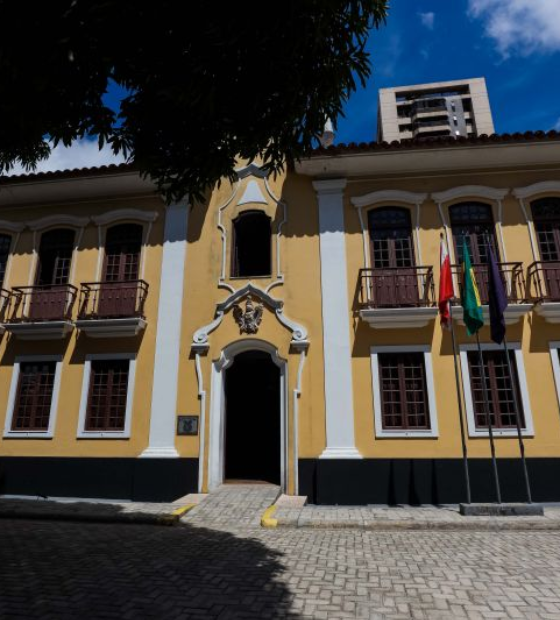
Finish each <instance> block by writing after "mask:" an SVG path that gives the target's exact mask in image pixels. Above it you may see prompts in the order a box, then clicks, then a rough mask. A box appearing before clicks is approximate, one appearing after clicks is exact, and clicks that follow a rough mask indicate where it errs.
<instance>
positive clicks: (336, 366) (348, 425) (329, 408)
mask: <svg viewBox="0 0 560 620" xmlns="http://www.w3.org/2000/svg"><path fill="white" fill-rule="evenodd" d="M313 187H314V188H315V190H316V192H317V198H318V202H319V233H320V236H319V247H320V253H321V293H322V295H321V299H322V300H321V306H322V313H323V349H324V356H325V407H326V418H327V447H326V448H325V450H324V451H323V453H322V454H321V457H320V458H322V459H359V458H362V456H361V455H360V453H359V452H358V450H357V449H356V445H355V439H354V399H353V390H352V367H351V348H350V325H349V317H350V308H349V305H348V278H347V276H346V241H345V232H344V201H343V194H344V188H345V187H346V179H328V180H321V181H314V182H313Z"/></svg>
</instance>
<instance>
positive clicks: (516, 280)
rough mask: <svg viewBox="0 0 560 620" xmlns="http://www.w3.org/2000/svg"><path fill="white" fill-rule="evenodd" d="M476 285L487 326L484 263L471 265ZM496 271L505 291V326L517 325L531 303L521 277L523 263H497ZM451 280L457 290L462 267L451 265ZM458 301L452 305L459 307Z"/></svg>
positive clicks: (459, 314)
mask: <svg viewBox="0 0 560 620" xmlns="http://www.w3.org/2000/svg"><path fill="white" fill-rule="evenodd" d="M472 268H473V271H474V277H475V279H476V285H477V287H478V292H479V295H480V302H481V303H482V314H483V316H484V322H485V323H486V324H488V322H489V321H490V310H489V308H488V265H487V264H484V263H474V264H473V265H472ZM498 269H499V271H500V275H501V277H502V282H503V284H504V288H505V290H506V295H507V300H508V307H507V308H506V311H505V312H504V319H505V322H506V325H513V324H514V323H517V322H518V321H519V320H520V319H521V318H522V317H523V316H524V315H525V314H527V313H528V312H530V311H531V308H532V307H533V304H532V302H531V301H530V300H529V299H528V298H527V287H526V286H525V278H524V276H523V263H498ZM451 271H452V272H453V279H454V282H455V285H456V286H455V290H459V288H460V282H461V280H462V266H461V265H452V267H451ZM460 303H461V301H460V299H458V298H457V299H455V300H454V301H453V305H460ZM454 314H455V316H457V315H458V319H459V322H460V323H461V324H464V323H463V318H462V315H461V313H457V312H455V313H454Z"/></svg>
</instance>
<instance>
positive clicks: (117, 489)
mask: <svg viewBox="0 0 560 620" xmlns="http://www.w3.org/2000/svg"><path fill="white" fill-rule="evenodd" d="M197 486H198V459H186V458H179V459H131V458H97V459H96V458H48V457H0V494H6V495H44V496H47V497H98V498H107V499H130V500H134V501H150V502H170V501H173V500H175V499H177V498H179V497H182V496H183V495H186V494H187V493H195V492H196V490H197Z"/></svg>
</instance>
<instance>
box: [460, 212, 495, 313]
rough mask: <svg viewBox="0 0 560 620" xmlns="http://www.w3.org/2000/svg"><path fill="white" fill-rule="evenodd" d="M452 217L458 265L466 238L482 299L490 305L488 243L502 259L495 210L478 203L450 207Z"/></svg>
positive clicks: (461, 258) (461, 259) (461, 260)
mask: <svg viewBox="0 0 560 620" xmlns="http://www.w3.org/2000/svg"><path fill="white" fill-rule="evenodd" d="M449 218H450V221H451V230H452V232H453V242H454V246H455V256H456V257H457V261H456V262H457V263H458V264H459V265H460V264H461V263H462V262H463V242H464V240H465V239H466V241H467V247H468V248H469V254H470V257H471V262H472V265H473V269H474V274H475V278H476V284H477V286H478V292H479V293H480V300H481V302H482V303H483V304H486V303H488V242H489V243H490V244H491V246H492V249H493V250H494V254H495V256H496V260H498V261H499V260H500V255H499V253H498V250H497V247H498V244H497V243H496V232H495V226H494V218H493V216H492V207H490V205H487V204H483V203H478V202H466V203H462V204H457V205H453V206H452V207H450V208H449Z"/></svg>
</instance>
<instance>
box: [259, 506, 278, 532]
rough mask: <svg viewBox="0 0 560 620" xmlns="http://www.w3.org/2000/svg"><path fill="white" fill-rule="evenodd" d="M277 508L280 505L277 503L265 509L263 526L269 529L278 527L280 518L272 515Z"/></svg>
mask: <svg viewBox="0 0 560 620" xmlns="http://www.w3.org/2000/svg"><path fill="white" fill-rule="evenodd" d="M277 509H278V506H276V504H272V506H269V507H268V508H267V509H266V510H265V511H264V513H263V516H262V517H261V527H266V528H269V529H273V528H276V527H278V519H274V518H273V516H272V515H273V514H274V513H275V512H276V510H277Z"/></svg>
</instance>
